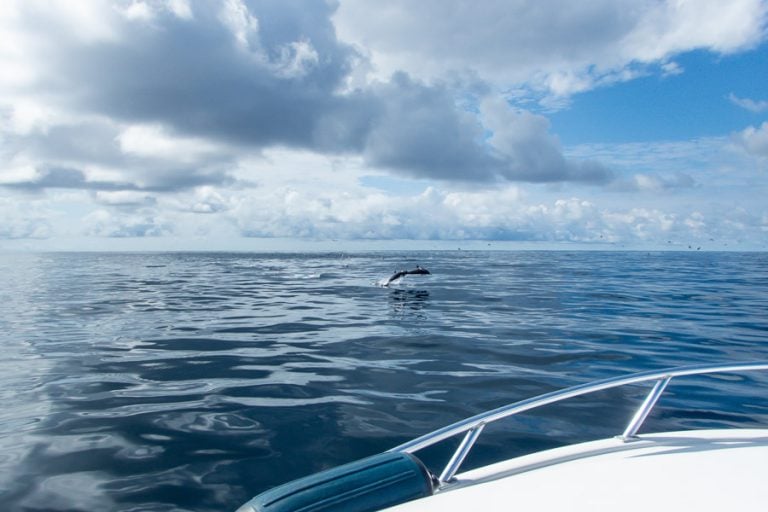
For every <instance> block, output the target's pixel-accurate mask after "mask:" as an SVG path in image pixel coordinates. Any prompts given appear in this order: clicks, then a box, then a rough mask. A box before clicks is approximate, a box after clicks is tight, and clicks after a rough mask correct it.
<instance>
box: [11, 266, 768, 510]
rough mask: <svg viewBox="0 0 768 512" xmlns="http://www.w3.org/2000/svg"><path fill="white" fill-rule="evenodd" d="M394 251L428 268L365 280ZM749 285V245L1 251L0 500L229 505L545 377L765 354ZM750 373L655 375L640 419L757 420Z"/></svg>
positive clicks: (752, 281)
mask: <svg viewBox="0 0 768 512" xmlns="http://www.w3.org/2000/svg"><path fill="white" fill-rule="evenodd" d="M409 261H420V262H423V263H424V264H425V265H428V267H429V268H430V270H431V271H432V275H431V276H428V278H425V279H423V280H419V281H418V283H416V282H415V281H414V282H408V281H404V282H403V283H398V285H397V286H393V287H391V288H381V287H379V286H376V285H375V283H376V282H377V279H380V278H381V276H386V275H388V273H389V272H390V271H391V269H392V268H399V267H401V266H403V265H404V264H405V263H403V262H406V263H407V262H409ZM341 269H343V270H341ZM417 286H418V287H417ZM766 289H768V256H767V255H765V254H702V253H698V254H672V253H670V254H645V253H576V254H568V253H502V252H500V253H469V252H465V251H462V252H455V253H454V252H437V253H419V254H414V255H407V257H405V258H404V257H403V255H399V254H395V253H371V254H358V255H344V258H343V261H341V260H340V255H338V254H327V255H322V254H321V255H317V254H315V255H269V254H267V255H256V254H254V255H251V254H53V255H34V256H28V255H24V256H7V255H6V256H2V257H0V322H2V324H0V343H1V345H0V346H2V349H3V351H4V354H3V358H1V359H0V398H1V399H2V400H3V407H2V408H0V509H1V510H3V511H10V512H14V511H17V510H18V511H21V510H53V511H55V510H62V511H63V510H68V511H69V510H83V511H85V510H94V509H98V510H106V511H108V510H115V511H118V510H119V511H131V510H134V511H139V510H141V511H147V510H157V511H165V510H168V511H170V510H174V511H179V510H190V511H191V510H195V511H206V510H210V511H213V510H233V509H235V508H236V507H237V506H238V505H239V504H240V503H242V502H243V501H245V500H247V499H248V498H249V497H250V496H251V495H253V494H255V493H258V492H260V491H261V490H263V489H265V488H267V487H270V486H273V485H276V484H279V483H282V482H284V481H286V480H289V479H292V478H295V477H298V476H302V475H304V474H307V473H310V472H313V471H316V470H319V469H323V468H325V467H329V466H332V465H336V464H341V463H343V462H347V461H349V460H352V459H356V458H359V457H362V456H366V455H370V454H372V453H374V452H378V451H382V450H385V449H388V448H391V447H392V446H395V445H397V444H400V443H402V442H404V441H405V440H407V439H409V438H412V437H415V436H417V435H420V434H423V433H425V432H427V431H429V430H432V429H434V428H437V427H440V426H443V425H445V424H447V423H449V422H452V421H455V420H458V419H461V418H463V417H466V416H468V415H471V414H475V413H478V412H480V411H482V410H485V409H488V408H492V407H497V406H499V405H502V404H504V403H508V402H511V401H514V400H518V399H522V398H527V397H530V396H533V395H536V394H540V393H544V392H548V391H551V390H553V389H556V388H559V387H563V386H568V385H572V384H577V383H582V382H585V381H587V380H594V379H597V378H604V377H609V376H614V375H618V374H622V373H627V372H632V371H639V370H645V369H650V368H660V367H665V366H676V365H682V364H693V363H707V362H720V361H722V360H730V361H736V360H739V361H741V360H751V359H766V358H767V357H766V355H767V350H766V333H767V332H768V317H766V315H765V310H766V306H767V305H768V297H766V293H765V290H766ZM713 384H716V385H717V387H716V388H713V387H712V386H713ZM760 386H762V389H766V386H768V379H766V376H763V375H748V376H743V377H742V376H733V377H728V378H712V377H710V378H705V379H698V378H697V379H692V380H691V381H686V382H685V383H681V384H680V385H678V384H674V385H673V386H671V387H670V389H669V390H668V392H667V394H665V396H664V398H663V399H662V403H661V404H660V405H659V409H658V410H657V411H655V412H654V415H653V416H652V418H651V419H650V420H649V422H648V426H649V428H673V429H676V428H700V427H708V426H718V425H719V426H723V425H726V426H728V425H753V424H759V423H760V422H762V423H763V424H764V423H765V422H766V420H768V410H767V407H766V405H765V401H764V400H763V401H756V402H755V401H750V400H747V399H746V398H745V397H746V396H749V395H751V394H752V393H753V390H754V389H761V388H760ZM644 391H645V390H644V389H627V390H622V391H621V392H611V393H606V394H603V395H600V396H595V397H588V398H587V397H585V398H583V399H580V400H577V401H576V402H574V403H573V404H570V405H567V406H553V408H552V409H551V410H549V411H543V412H542V413H541V414H539V413H537V414H536V415H530V416H526V417H520V418H515V419H514V420H511V421H510V422H509V423H507V424H506V425H504V427H505V428H502V427H496V426H494V427H493V428H490V427H489V429H488V433H487V434H486V435H484V436H483V437H482V438H481V442H480V444H479V445H478V446H477V449H476V451H475V452H473V459H472V460H470V461H468V462H469V463H481V462H485V461H487V460H491V459H492V458H493V457H495V456H498V454H500V453H518V452H524V451H530V450H532V449H536V448H543V447H549V446H555V445H558V444H562V443H564V442H571V441H575V440H581V439H584V438H592V437H597V436H605V435H615V434H616V433H618V432H617V430H619V429H620V426H621V425H622V424H623V422H625V421H626V419H627V418H626V416H627V415H628V414H630V412H631V410H632V408H633V406H634V405H636V402H637V401H638V400H640V399H641V397H642V395H643V393H644ZM761 396H763V397H764V396H765V393H763V394H762V395H761ZM745 404H747V405H745ZM723 407H724V408H723ZM721 408H723V409H722V410H721ZM444 456H445V453H444V452H443V451H441V450H437V451H435V452H434V453H429V454H426V458H427V460H428V462H430V463H432V462H439V461H441V458H442V457H444Z"/></svg>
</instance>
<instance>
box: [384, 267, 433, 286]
mask: <svg viewBox="0 0 768 512" xmlns="http://www.w3.org/2000/svg"><path fill="white" fill-rule="evenodd" d="M409 274H414V275H426V274H431V272H430V271H429V270H427V269H425V268H421V267H420V266H418V265H416V268H415V269H413V270H401V271H399V272H395V273H394V274H393V275H392V277H390V278H389V279H387V282H386V283H384V286H387V285H388V284H389V283H391V282H392V281H394V280H395V279H400V278H401V277H403V276H407V275H409Z"/></svg>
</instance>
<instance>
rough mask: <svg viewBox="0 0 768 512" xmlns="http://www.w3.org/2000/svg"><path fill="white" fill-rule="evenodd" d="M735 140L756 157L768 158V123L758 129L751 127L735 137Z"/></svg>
mask: <svg viewBox="0 0 768 512" xmlns="http://www.w3.org/2000/svg"><path fill="white" fill-rule="evenodd" d="M734 139H735V141H736V143H737V144H739V145H740V146H741V147H742V148H744V150H745V151H746V152H747V153H749V154H751V155H754V156H757V157H761V158H768V121H766V122H764V123H763V124H762V125H760V126H759V127H758V128H755V127H753V126H750V127H748V128H745V129H744V130H743V131H742V132H740V133H737V134H736V135H734Z"/></svg>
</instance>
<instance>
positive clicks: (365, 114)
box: [0, 0, 766, 242]
mask: <svg viewBox="0 0 768 512" xmlns="http://www.w3.org/2000/svg"><path fill="white" fill-rule="evenodd" d="M372 5H373V4H371V3H369V2H366V1H364V0H355V1H352V2H348V1H346V0H345V1H341V2H303V1H298V0H295V1H294V0H286V1H281V2H271V1H268V2H263V1H249V0H223V1H221V2H209V1H206V0H130V1H128V0H126V1H122V0H114V1H112V0H93V1H90V2H76V3H74V4H73V3H72V2H68V1H64V0H48V1H42V0H6V1H4V2H2V7H0V68H2V69H3V72H2V73H0V187H2V195H3V196H4V198H5V203H3V205H0V216H1V218H0V220H1V221H3V222H5V224H4V227H3V228H2V229H0V238H6V239H11V238H14V239H15V238H24V237H37V238H44V237H55V236H61V235H62V233H64V234H65V235H67V234H71V233H75V234H77V233H78V232H79V231H82V233H84V234H85V235H87V236H95V237H136V238H147V237H165V236H182V235H184V236H207V235H211V234H219V233H226V234H227V235H229V234H231V235H232V236H240V235H245V236H270V237H278V236H280V237H283V236H289V237H317V238H331V239H333V238H345V239H373V238H392V239H394V238H409V237H410V238H420V239H438V238H454V239H470V238H480V239H487V240H492V239H506V240H553V241H554V240H574V241H586V242H590V241H600V240H603V241H605V240H611V241H620V240H627V239H631V238H632V237H635V238H636V239H638V237H639V238H640V239H643V240H646V239H647V240H650V239H651V238H653V236H657V235H659V234H664V233H667V232H671V231H674V230H676V229H679V230H684V229H693V227H695V226H696V225H697V224H695V222H694V221H695V219H693V220H691V222H694V224H692V225H689V224H686V222H685V220H690V219H692V217H690V210H691V209H694V208H698V209H700V210H702V211H703V213H702V215H704V216H705V217H704V221H702V222H705V224H704V228H702V229H714V227H716V226H719V225H721V224H718V221H716V220H712V219H711V218H710V216H709V214H708V211H707V210H706V209H705V208H701V207H700V205H701V204H702V201H703V200H702V199H701V197H700V196H698V195H697V194H699V191H700V188H701V187H703V186H704V185H706V184H711V183H717V184H721V183H726V184H728V185H729V186H733V187H734V188H732V189H730V191H729V192H728V193H729V194H730V195H729V196H728V197H729V198H730V199H733V198H734V197H736V195H738V192H739V190H741V191H743V188H742V189H737V188H736V185H733V184H734V183H738V182H739V181H740V180H741V178H743V177H744V175H745V174H746V171H741V170H740V164H741V163H743V161H744V160H745V156H744V154H743V152H742V153H741V154H740V155H736V156H733V155H730V156H729V157H727V158H726V157H724V156H723V155H724V154H725V150H724V149H723V148H724V146H725V144H724V143H723V140H720V139H717V140H714V139H715V138H713V139H708V140H703V139H700V140H694V141H687V142H667V143H659V142H655V143H651V142H648V143H637V144H634V145H630V144H625V145H620V144H618V145H617V144H611V145H607V144H606V145H599V144H592V145H581V146H578V147H572V146H571V147H563V145H562V144H561V142H560V140H559V139H558V136H557V134H556V133H555V130H554V128H553V125H552V124H551V123H550V120H549V118H548V117H547V116H546V115H543V114H542V112H543V110H542V108H541V104H548V105H550V107H551V108H562V106H563V105H566V104H567V101H568V97H569V95H572V94H574V93H576V92H579V91H588V90H591V89H593V88H595V87H604V86H608V85H610V84H615V83H617V82H621V81H627V80H632V79H634V78H637V77H639V76H645V75H648V74H650V73H656V74H659V75H662V76H666V75H670V74H680V73H684V71H683V70H682V69H681V68H680V66H679V65H677V64H676V63H675V56H676V55H678V54H680V53H682V52H686V51H689V50H691V49H697V48H699V49H704V50H707V51H712V52H717V53H720V54H727V53H730V52H735V51H740V50H741V49H744V48H748V47H750V46H751V45H754V44H756V42H758V41H759V40H760V38H761V37H762V28H761V27H763V28H764V26H765V12H766V5H765V3H764V2H755V1H751V0H742V1H735V2H728V3H721V2H710V1H702V2H699V3H696V4H692V3H689V2H685V1H683V2H663V1H650V0H649V1H647V2H645V1H643V2H641V3H638V4H636V5H635V4H633V6H632V7H631V8H629V7H627V6H626V5H622V4H619V3H616V2H612V1H609V0H598V1H596V2H582V3H577V4H575V3H573V2H566V1H564V0H563V1H555V0H547V1H544V2H533V3H532V2H516V1H512V2H496V1H493V0H489V1H487V2H482V3H480V4H478V3H476V2H473V3H470V2H468V1H465V0H455V1H452V2H442V1H440V2H437V1H434V0H426V1H423V2H415V3H414V2H407V3H406V2H400V1H399V0H394V1H392V2H386V3H380V2H379V3H376V4H375V5H373V6H372ZM372 12H375V15H372V14H371V13H372ZM438 14H439V15H438ZM713 20H717V23H715V22H714V21H713ZM371 71H373V72H371ZM531 97H535V99H536V100H538V101H539V105H536V104H535V103H533V102H530V101H529V102H526V101H527V100H530V98H531ZM733 98H734V99H732V101H735V100H738V101H740V102H742V103H745V102H746V101H747V100H742V99H739V98H736V97H735V96H733ZM753 103H754V105H759V104H760V103H759V102H756V101H755V102H753ZM745 104H747V103H745ZM525 106H530V107H531V108H530V109H526V108H523V107H525ZM765 132H766V128H765V126H762V127H759V128H751V129H748V130H745V131H744V132H742V133H741V134H738V137H735V138H736V139H737V140H738V141H739V143H740V144H741V145H742V147H743V148H745V149H746V150H747V151H750V152H751V154H753V155H758V156H759V155H765V148H764V146H765V144H763V139H764V138H765ZM725 142H726V143H727V142H728V141H727V140H726V141H725ZM732 153H736V152H733V151H732ZM729 158H730V160H729ZM739 159H741V160H739ZM750 161H752V160H750ZM718 180H719V181H718ZM374 183H375V184H377V187H378V188H375V187H372V186H369V185H371V184H374ZM523 185H525V187H523ZM617 191H622V192H623V193H621V194H618V193H615V192H617ZM627 192H628V193H627ZM598 193H600V195H598ZM633 194H636V195H633ZM723 195H725V192H724V193H723ZM662 196H664V197H666V198H669V197H675V198H680V201H681V204H682V202H683V201H687V203H685V207H683V206H679V207H678V205H677V204H676V203H675V204H672V203H669V204H668V205H663V204H660V202H659V201H657V200H658V198H659V197H662ZM636 197H640V198H641V201H642V205H641V206H639V205H638V202H637V201H638V200H637V199H636ZM738 199H739V200H740V199H741V198H738ZM747 199H749V198H747ZM739 200H737V199H733V201H732V202H734V203H739ZM750 201H751V202H752V205H753V206H754V205H755V204H758V203H757V202H756V201H755V200H751V199H750ZM745 202H749V201H746V200H745ZM28 203H33V204H34V205H35V206H34V208H26V205H27V204H28ZM758 206H759V205H758ZM686 208H687V210H686ZM758 209H759V208H758ZM17 210H18V211H17ZM761 215H762V213H761ZM729 218H732V217H729V216H728V215H724V216H723V219H729ZM732 221H733V223H734V225H739V226H744V227H743V229H744V230H746V231H748V230H750V229H757V228H754V226H755V225H756V224H754V222H752V220H750V222H745V221H741V220H738V219H735V218H732ZM723 222H724V221H723ZM739 222H740V224H739ZM691 226H693V227H691ZM739 229H741V228H739ZM760 229H763V228H760ZM725 231H726V230H725V229H724V230H723V232H725ZM601 237H602V238H601Z"/></svg>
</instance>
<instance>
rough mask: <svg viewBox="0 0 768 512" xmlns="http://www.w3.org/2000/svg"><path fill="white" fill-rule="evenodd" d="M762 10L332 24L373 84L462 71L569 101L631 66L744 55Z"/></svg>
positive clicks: (641, 8) (459, 15)
mask: <svg viewBox="0 0 768 512" xmlns="http://www.w3.org/2000/svg"><path fill="white" fill-rule="evenodd" d="M372 12H376V15H375V16H372V15H371V13H372ZM766 12H768V5H767V4H765V2H762V1H761V0H734V1H730V2H722V1H720V0H697V1H692V0H675V1H673V0H668V1H656V0H643V1H633V2H615V1H613V0H599V1H591V2H571V1H568V0H545V1H540V2H535V3H532V2H528V1H525V0H517V1H509V0H504V1H501V0H498V1H484V2H479V3H478V2H475V1H470V0H459V1H453V2H449V3H447V2H444V1H442V0H424V1H420V2H416V3H414V2H410V1H408V0H392V1H389V2H386V5H385V6H382V5H381V2H375V1H372V0H369V1H363V0H354V1H343V2H341V4H340V8H339V10H338V12H337V14H336V16H335V18H334V19H335V21H336V26H337V29H338V31H339V34H340V36H341V38H342V39H343V40H345V41H350V42H354V43H355V44H357V45H359V46H361V47H364V48H366V49H367V50H368V51H369V52H370V55H371V57H372V60H373V63H374V65H375V66H376V68H377V71H378V73H377V75H376V76H378V77H387V76H389V75H390V74H392V73H393V72H395V71H398V70H403V71H407V72H408V73H410V74H412V75H413V76H418V77H421V78H422V79H425V80H433V79H436V78H446V77H448V76H450V74H452V73H460V74H462V73H463V74H464V75H465V76H468V77H469V76H479V77H480V78H481V79H484V80H488V81H491V82H493V83H495V84H497V85H498V86H499V87H501V88H502V89H504V90H506V89H508V88H509V87H510V86H511V85H515V84H527V87H532V88H534V89H536V88H543V89H545V90H547V91H548V92H549V93H550V94H555V95H569V94H573V93H575V92H581V91H585V90H589V89H591V88H593V87H595V86H597V85H599V84H601V83H606V82H613V81H616V80H623V79H628V78H632V77H633V76H636V74H637V70H633V69H632V68H633V67H634V66H638V65H646V64H655V65H659V66H660V67H661V68H662V70H663V71H664V72H665V73H667V74H668V73H670V72H672V73H676V72H679V68H677V67H675V66H674V65H673V64H672V63H671V61H670V58H671V57H673V56H674V55H676V54H679V53H683V52H687V51H690V50H694V49H704V50H709V51H713V52H716V53H723V54H727V53H731V52H735V51H738V50H741V49H744V48H749V47H752V46H754V45H756V44H757V43H758V42H760V41H761V40H762V38H763V37H764V34H763V27H764V24H765V21H766ZM489 27H490V29H489Z"/></svg>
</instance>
